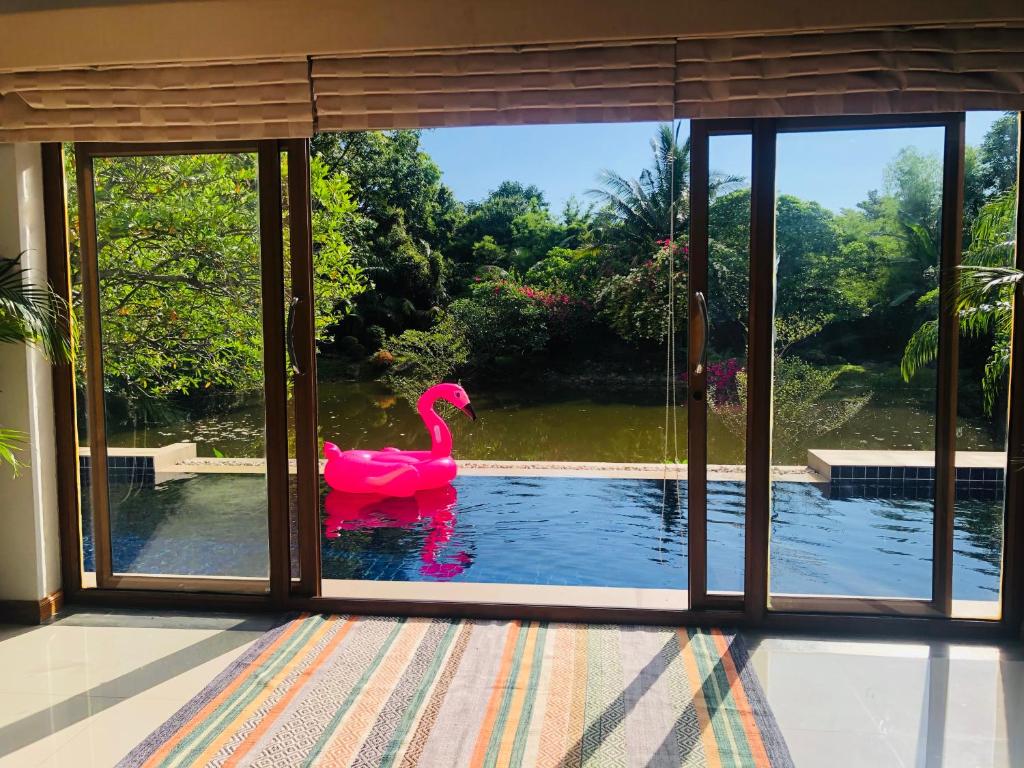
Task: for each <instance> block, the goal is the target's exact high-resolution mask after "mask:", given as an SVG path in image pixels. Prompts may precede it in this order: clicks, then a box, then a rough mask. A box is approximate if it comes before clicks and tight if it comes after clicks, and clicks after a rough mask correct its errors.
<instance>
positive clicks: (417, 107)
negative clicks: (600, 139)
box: [312, 40, 675, 131]
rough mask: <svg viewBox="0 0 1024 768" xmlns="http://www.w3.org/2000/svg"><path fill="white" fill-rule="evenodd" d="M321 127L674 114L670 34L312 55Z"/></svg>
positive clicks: (665, 116)
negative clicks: (602, 41) (618, 40)
mask: <svg viewBox="0 0 1024 768" xmlns="http://www.w3.org/2000/svg"><path fill="white" fill-rule="evenodd" d="M312 76H313V94H314V99H315V104H316V113H317V127H318V129H319V130H323V131H331V130H361V129H373V128H424V127H437V126H456V125H515V124H526V123H567V122H601V121H616V120H623V121H625V120H671V119H672V114H673V108H672V98H673V84H674V77H675V43H674V41H668V40H666V41H655V42H638V43H632V44H624V45H615V44H609V45H586V46H570V47H564V46H563V47H556V46H531V47H524V48H520V49H482V50H467V51H447V52H441V51H433V52H424V53H416V54H394V55H368V56H351V57H314V58H313V63H312Z"/></svg>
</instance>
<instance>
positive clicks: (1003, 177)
mask: <svg viewBox="0 0 1024 768" xmlns="http://www.w3.org/2000/svg"><path fill="white" fill-rule="evenodd" d="M1017 131H1018V128H1017V113H1016V112H1007V113H1005V114H1004V115H1002V116H1001V117H999V118H998V119H997V120H996V121H995V122H994V123H992V126H991V127H990V128H989V129H988V131H987V132H986V133H985V138H984V139H982V142H981V149H980V158H979V166H980V167H979V171H978V176H979V179H980V182H981V187H982V189H983V190H984V194H985V196H986V197H987V198H992V197H998V196H999V195H1002V194H1003V193H1005V192H1006V191H1007V190H1008V189H1011V188H1012V187H1013V185H1014V184H1015V183H1016V181H1017Z"/></svg>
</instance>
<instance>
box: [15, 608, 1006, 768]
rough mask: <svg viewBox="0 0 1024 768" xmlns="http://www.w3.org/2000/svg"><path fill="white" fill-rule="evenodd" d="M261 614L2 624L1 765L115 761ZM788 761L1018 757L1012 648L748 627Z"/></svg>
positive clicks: (243, 638) (253, 632)
mask: <svg viewBox="0 0 1024 768" xmlns="http://www.w3.org/2000/svg"><path fill="white" fill-rule="evenodd" d="M271 622H272V619H271V618H268V617H263V616H254V617H244V616H210V615H184V614H166V613H165V614H159V615H154V614H143V613H129V612H112V613H79V614H73V615H70V616H68V617H66V618H63V619H61V620H60V621H58V622H56V623H54V624H51V625H48V626H44V627H35V628H31V629H29V628H23V627H22V628H17V627H6V628H0V766H60V767H61V768H64V767H65V766H73V767H74V768H87V767H88V766H103V767H104V768H106V767H108V766H112V765H114V764H115V763H116V762H117V761H118V760H119V759H120V758H121V757H122V756H123V755H124V754H125V753H127V752H128V751H129V750H131V748H132V747H134V746H135V744H137V743H138V742H139V741H141V740H142V739H143V738H145V737H146V736H147V735H148V734H149V733H150V732H151V731H152V730H153V729H154V728H156V727H157V726H159V725H160V724H161V723H162V722H163V721H164V720H166V719H167V718H168V717H169V716H170V715H171V714H173V713H174V712H175V711H176V710H177V709H178V707H180V706H181V705H182V704H183V703H185V702H186V701H187V700H188V699H189V698H191V697H192V696H193V695H194V694H195V693H196V692H198V691H199V690H200V689H201V688H202V687H203V686H204V685H205V684H206V683H208V682H209V681H210V680H211V679H212V678H213V677H214V676H216V674H217V673H218V672H220V671H221V670H222V669H223V668H224V667H225V666H226V665H227V664H228V663H229V662H230V661H231V660H232V659H234V658H235V657H236V656H237V655H238V654H240V653H241V652H242V650H243V649H244V647H245V646H246V645H248V643H250V642H251V641H252V640H254V639H255V638H256V637H258V636H259V635H260V634H261V633H262V632H263V631H264V630H265V629H266V628H267V627H268V626H269V625H270V623H271ZM748 642H749V644H750V646H751V648H752V650H753V654H752V664H753V666H754V668H755V670H756V671H757V674H758V676H759V677H760V679H761V683H762V685H763V686H764V688H765V691H766V693H767V696H768V700H769V703H770V704H771V706H772V708H773V710H774V712H775V715H776V717H777V718H778V721H779V725H780V726H781V728H782V731H783V734H784V735H785V737H786V740H787V741H788V743H789V747H790V750H791V751H792V753H793V758H794V760H795V762H796V765H797V766H798V768H802V767H803V766H810V767H811V768H816V767H817V766H822V768H842V767H843V766H868V767H869V768H885V767H886V766H926V767H929V768H930V767H931V766H954V767H955V768H960V767H961V766H1024V647H1022V645H1021V644H1019V643H1018V644H1009V645H1006V646H1001V647H996V646H992V645H972V644H950V643H944V642H933V643H923V642H921V643H912V642H875V641H867V640H828V639H816V638H814V639H807V638H795V637H780V636H762V635H755V636H749V637H748Z"/></svg>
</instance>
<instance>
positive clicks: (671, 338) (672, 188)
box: [663, 146, 679, 471]
mask: <svg viewBox="0 0 1024 768" xmlns="http://www.w3.org/2000/svg"><path fill="white" fill-rule="evenodd" d="M675 162H676V157H675V147H674V146H673V147H672V150H671V152H670V154H669V157H668V168H669V206H668V308H667V310H666V313H665V314H666V321H667V323H668V328H667V329H666V333H665V339H666V341H665V439H664V448H663V459H664V461H665V463H666V465H667V464H668V460H669V452H668V442H669V428H670V426H671V432H672V461H673V463H675V464H678V463H679V413H678V401H677V397H676V391H677V387H676V275H675V272H676V244H675V235H676V213H675V207H676V168H675ZM670 414H671V420H670ZM666 471H667V470H666Z"/></svg>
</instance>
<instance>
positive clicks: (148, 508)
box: [85, 474, 1002, 600]
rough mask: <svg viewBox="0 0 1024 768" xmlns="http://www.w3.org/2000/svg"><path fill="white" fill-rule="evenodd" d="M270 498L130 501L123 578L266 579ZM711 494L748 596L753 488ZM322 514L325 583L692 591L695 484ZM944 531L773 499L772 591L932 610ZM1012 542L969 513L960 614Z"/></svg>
mask: <svg viewBox="0 0 1024 768" xmlns="http://www.w3.org/2000/svg"><path fill="white" fill-rule="evenodd" d="M263 486H264V479H263V477H262V476H260V475H219V474H203V475H195V476H192V477H187V478H182V479H177V480H171V481H168V482H164V483H161V484H160V485H158V486H156V487H149V488H137V489H129V490H127V491H123V490H122V491H118V493H119V495H118V496H117V504H116V506H115V508H114V513H113V514H112V521H111V525H112V531H113V558H114V569H115V570H116V571H118V572H128V573H174V574H207V575H221V576H228V575H233V576H265V575H266V573H267V545H266V536H267V533H266V515H265V512H264V509H265V506H264V505H265V501H264V499H265V495H264V492H263ZM115 490H117V487H116V486H112V495H113V493H114V491H115ZM708 491H709V492H708V553H709V556H708V559H709V573H708V580H709V586H710V587H711V588H712V589H716V590H739V589H741V588H742V580H743V574H742V567H743V508H744V493H743V485H742V483H732V482H712V483H710V485H709V489H708ZM324 506H325V514H324V523H325V534H326V535H325V536H324V537H323V539H322V541H323V545H322V560H323V576H324V578H328V579H374V580H399V581H463V582H490V583H495V582H496V583H512V584H567V585H582V586H611V587H636V588H668V589H672V588H677V589H685V588H686V586H687V571H686V562H687V561H686V537H687V527H686V513H685V508H686V484H685V482H683V483H678V484H676V483H674V482H670V483H669V484H668V486H667V487H665V486H664V485H663V483H662V482H661V481H659V480H619V479H592V478H540V477H478V476H464V477H460V478H458V479H457V480H456V481H455V483H454V486H453V489H449V490H447V491H444V492H441V493H435V494H434V495H433V496H430V495H428V496H426V497H418V498H416V499H413V500H390V501H385V502H381V501H366V500H360V499H352V498H351V497H349V498H339V497H338V495H336V494H335V495H327V494H325V497H324ZM931 518H932V505H931V503H930V502H928V501H922V500H912V499H865V498H851V499H833V498H829V497H828V495H827V493H826V491H825V490H823V489H822V488H820V487H818V486H816V485H813V484H808V483H776V484H775V485H774V489H773V516H772V550H771V588H772V591H773V592H775V593H795V594H834V595H876V596H898V597H924V596H927V595H928V594H929V593H930V590H931V546H932V522H931ZM86 522H87V521H86ZM88 527H89V526H88V525H86V529H87V530H86V542H85V543H86V552H85V554H86V567H87V569H90V568H91V567H92V551H91V550H92V547H91V539H90V537H89V535H88V534H89V531H88ZM1001 539H1002V531H1001V503H1000V502H992V501H958V502H957V516H956V530H955V538H954V548H955V556H954V567H955V573H954V596H955V597H956V599H972V600H994V599H996V598H997V596H998V589H999V561H1000V546H1001Z"/></svg>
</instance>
